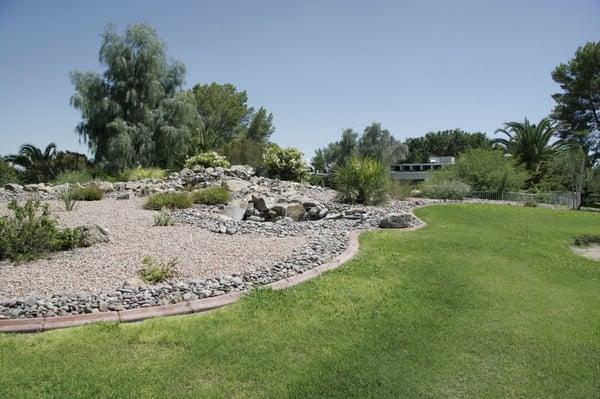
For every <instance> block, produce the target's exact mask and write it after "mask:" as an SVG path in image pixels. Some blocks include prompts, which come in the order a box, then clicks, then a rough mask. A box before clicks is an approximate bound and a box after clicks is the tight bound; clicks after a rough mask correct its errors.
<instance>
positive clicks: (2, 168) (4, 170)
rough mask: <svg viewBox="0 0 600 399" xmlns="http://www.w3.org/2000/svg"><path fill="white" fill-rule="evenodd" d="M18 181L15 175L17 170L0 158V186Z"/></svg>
mask: <svg viewBox="0 0 600 399" xmlns="http://www.w3.org/2000/svg"><path fill="white" fill-rule="evenodd" d="M18 182H19V176H18V175H17V170H16V169H15V168H13V167H12V166H11V165H9V164H8V163H7V162H5V161H3V160H1V159H0V187H4V186H5V185H7V184H8V183H18Z"/></svg>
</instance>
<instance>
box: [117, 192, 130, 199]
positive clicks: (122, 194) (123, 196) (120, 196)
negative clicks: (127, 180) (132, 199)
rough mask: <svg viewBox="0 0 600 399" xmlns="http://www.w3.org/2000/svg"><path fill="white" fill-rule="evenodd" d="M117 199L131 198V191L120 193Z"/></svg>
mask: <svg viewBox="0 0 600 399" xmlns="http://www.w3.org/2000/svg"><path fill="white" fill-rule="evenodd" d="M117 199H118V200H128V199H129V193H120V194H118V195H117Z"/></svg>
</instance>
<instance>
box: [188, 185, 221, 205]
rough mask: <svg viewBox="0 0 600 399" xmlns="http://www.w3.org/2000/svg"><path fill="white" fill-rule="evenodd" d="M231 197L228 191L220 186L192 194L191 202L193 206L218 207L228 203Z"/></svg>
mask: <svg viewBox="0 0 600 399" xmlns="http://www.w3.org/2000/svg"><path fill="white" fill-rule="evenodd" d="M230 197H231V195H230V194H229V190H227V188H225V187H222V186H213V187H209V188H205V189H202V190H198V191H194V192H193V193H192V201H193V202H194V203H195V204H205V205H218V204H226V203H228V202H229V200H230V199H231V198H230Z"/></svg>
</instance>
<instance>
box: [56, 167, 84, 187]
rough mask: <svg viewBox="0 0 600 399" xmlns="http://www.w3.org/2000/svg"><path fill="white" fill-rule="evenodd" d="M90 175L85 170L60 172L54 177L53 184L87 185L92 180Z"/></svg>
mask: <svg viewBox="0 0 600 399" xmlns="http://www.w3.org/2000/svg"><path fill="white" fill-rule="evenodd" d="M93 179H94V178H93V177H92V174H91V173H90V172H89V171H87V170H70V171H65V172H61V173H59V174H58V176H56V178H55V179H54V181H53V183H54V184H57V185H58V184H75V183H80V184H84V183H88V182H89V181H91V180H93Z"/></svg>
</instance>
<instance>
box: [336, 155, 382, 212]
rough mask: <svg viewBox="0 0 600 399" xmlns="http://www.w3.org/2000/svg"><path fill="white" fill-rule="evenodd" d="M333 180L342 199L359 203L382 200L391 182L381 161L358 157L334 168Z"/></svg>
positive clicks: (373, 202) (374, 202) (372, 202)
mask: <svg viewBox="0 0 600 399" xmlns="http://www.w3.org/2000/svg"><path fill="white" fill-rule="evenodd" d="M334 182H335V188H336V189H337V190H338V191H339V193H340V196H341V199H342V201H345V202H358V203H360V204H376V203H379V202H382V201H384V200H385V199H386V197H387V194H388V193H389V190H390V184H391V180H390V174H389V170H388V168H387V167H386V166H385V165H384V164H383V163H382V162H381V161H378V160H375V159H371V158H358V157H352V158H350V159H348V160H347V161H346V162H345V163H343V164H342V165H340V166H338V167H336V168H335V170H334Z"/></svg>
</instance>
